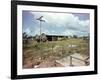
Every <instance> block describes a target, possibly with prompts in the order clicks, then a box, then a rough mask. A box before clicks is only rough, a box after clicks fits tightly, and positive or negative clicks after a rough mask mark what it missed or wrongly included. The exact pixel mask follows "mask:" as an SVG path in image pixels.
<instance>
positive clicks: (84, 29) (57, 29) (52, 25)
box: [27, 12, 90, 35]
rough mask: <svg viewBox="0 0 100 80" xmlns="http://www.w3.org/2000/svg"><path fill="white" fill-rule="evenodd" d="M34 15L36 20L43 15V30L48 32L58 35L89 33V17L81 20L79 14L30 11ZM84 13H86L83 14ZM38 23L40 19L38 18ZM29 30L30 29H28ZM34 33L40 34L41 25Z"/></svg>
mask: <svg viewBox="0 0 100 80" xmlns="http://www.w3.org/2000/svg"><path fill="white" fill-rule="evenodd" d="M30 13H31V14H32V15H34V20H36V19H37V18H39V17H40V16H43V20H45V21H46V22H44V23H42V32H44V33H46V34H58V35H62V34H63V35H72V34H77V35H85V34H88V33H89V26H90V25H89V23H90V21H89V19H87V20H82V19H81V20H80V19H79V16H75V15H74V14H71V13H49V12H30ZM82 15H84V14H82ZM36 22H37V25H38V26H39V24H38V21H37V20H36ZM27 31H28V32H29V30H27ZM34 34H39V27H38V28H35V31H34Z"/></svg>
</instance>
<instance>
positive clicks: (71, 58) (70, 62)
mask: <svg viewBox="0 0 100 80" xmlns="http://www.w3.org/2000/svg"><path fill="white" fill-rule="evenodd" d="M72 65H73V64H72V56H70V66H72Z"/></svg>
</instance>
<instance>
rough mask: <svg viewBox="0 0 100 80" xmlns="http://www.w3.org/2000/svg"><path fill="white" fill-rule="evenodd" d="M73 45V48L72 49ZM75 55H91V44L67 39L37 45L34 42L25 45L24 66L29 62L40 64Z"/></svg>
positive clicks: (80, 40) (81, 40)
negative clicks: (50, 59) (44, 61)
mask: <svg viewBox="0 0 100 80" xmlns="http://www.w3.org/2000/svg"><path fill="white" fill-rule="evenodd" d="M72 45H73V47H71V46H72ZM73 53H79V54H82V55H89V42H88V41H86V40H83V39H75V38H71V39H66V40H62V41H47V42H41V43H37V42H36V41H32V42H31V43H29V44H23V64H26V63H27V61H36V62H38V60H39V59H40V62H41V61H43V60H47V59H49V58H51V57H52V58H53V59H54V60H57V59H60V58H63V57H65V56H68V55H71V54H73Z"/></svg>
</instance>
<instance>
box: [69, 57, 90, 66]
mask: <svg viewBox="0 0 100 80" xmlns="http://www.w3.org/2000/svg"><path fill="white" fill-rule="evenodd" d="M73 58H74V59H77V60H80V61H83V62H84V63H85V65H89V61H87V60H86V59H85V60H82V59H79V58H76V57H73V56H70V66H74V65H73V63H72V59H73Z"/></svg>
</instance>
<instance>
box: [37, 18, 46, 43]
mask: <svg viewBox="0 0 100 80" xmlns="http://www.w3.org/2000/svg"><path fill="white" fill-rule="evenodd" d="M42 18H43V16H40V17H39V18H37V19H36V20H38V21H39V22H40V43H41V33H42V30H41V27H42V22H45V20H43V19H42Z"/></svg>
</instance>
